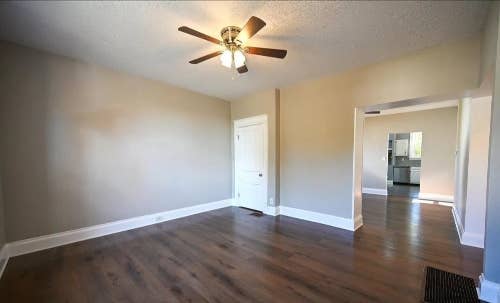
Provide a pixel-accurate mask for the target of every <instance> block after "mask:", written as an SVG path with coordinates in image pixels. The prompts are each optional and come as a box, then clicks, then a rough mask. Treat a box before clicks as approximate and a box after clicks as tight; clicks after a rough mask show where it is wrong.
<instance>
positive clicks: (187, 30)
mask: <svg viewBox="0 0 500 303" xmlns="http://www.w3.org/2000/svg"><path fill="white" fill-rule="evenodd" d="M179 31H180V32H183V33H186V34H188V35H192V36H195V37H198V38H201V39H204V40H207V41H209V42H212V43H215V44H221V43H222V41H220V40H219V39H215V38H214V37H210V36H209V35H205V34H204V33H200V32H199V31H197V30H194V29H192V28H189V27H187V26H181V27H179Z"/></svg>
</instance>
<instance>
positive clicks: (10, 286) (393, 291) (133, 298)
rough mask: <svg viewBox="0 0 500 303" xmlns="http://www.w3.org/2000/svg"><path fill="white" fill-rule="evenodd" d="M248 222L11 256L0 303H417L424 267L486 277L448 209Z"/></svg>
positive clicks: (240, 215) (394, 207) (172, 227)
mask: <svg viewBox="0 0 500 303" xmlns="http://www.w3.org/2000/svg"><path fill="white" fill-rule="evenodd" d="M401 202H405V203H401ZM249 214H250V211H248V210H245V209H240V208H225V209H220V210H216V211H212V212H208V213H203V214H199V215H195V216H191V217H188V218H183V219H178V220H174V221H169V222H165V223H162V224H157V225H154V226H150V227H145V228H140V229H136V230H132V231H127V232H122V233H119V234H114V235H110V236H106V237H102V238H97V239H92V240H87V241H83V242H80V243H75V244H71V245H66V246H63V247H58V248H53V249H50V250H46V251H42V252H37V253H33V254H29V255H24V256H19V257H15V258H12V259H11V260H10V261H9V264H8V266H7V268H6V270H5V273H4V276H3V277H2V279H1V280H0V302H16V303H17V302H51V303H58V302H74V303H78V302H93V303H96V302H148V303H149V302H419V298H420V292H421V282H422V275H423V268H424V266H425V265H433V266H435V267H438V268H442V269H444V270H448V271H453V272H457V273H460V274H464V275H467V276H470V277H473V278H477V277H478V276H479V274H480V273H481V271H482V270H481V269H482V250H481V249H477V248H472V247H466V246H461V245H460V243H459V240H458V237H457V234H456V231H455V227H454V223H453V219H452V214H451V208H449V207H446V206H438V205H427V204H413V203H410V202H409V199H408V198H404V197H388V198H386V197H382V196H372V195H365V196H364V201H363V217H364V223H365V224H364V226H363V227H362V228H360V229H359V230H358V231H356V232H355V233H352V232H349V231H345V230H341V229H336V228H333V227H329V226H325V225H321V224H316V223H311V222H307V221H302V220H298V219H293V218H289V217H285V216H280V217H276V218H274V217H270V216H262V217H256V216H251V215H249Z"/></svg>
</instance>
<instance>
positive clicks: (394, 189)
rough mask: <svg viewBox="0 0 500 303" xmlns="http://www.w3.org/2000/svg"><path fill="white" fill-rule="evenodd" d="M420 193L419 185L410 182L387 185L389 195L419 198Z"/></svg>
mask: <svg viewBox="0 0 500 303" xmlns="http://www.w3.org/2000/svg"><path fill="white" fill-rule="evenodd" d="M419 193H420V186H419V185H410V184H392V185H387V194H388V195H389V196H401V197H409V198H418V194H419Z"/></svg>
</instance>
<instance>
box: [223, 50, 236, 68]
mask: <svg viewBox="0 0 500 303" xmlns="http://www.w3.org/2000/svg"><path fill="white" fill-rule="evenodd" d="M220 63H221V64H222V65H223V66H225V67H227V68H231V67H232V65H233V53H232V52H231V51H230V50H228V49H226V50H225V51H223V52H222V55H221V56H220Z"/></svg>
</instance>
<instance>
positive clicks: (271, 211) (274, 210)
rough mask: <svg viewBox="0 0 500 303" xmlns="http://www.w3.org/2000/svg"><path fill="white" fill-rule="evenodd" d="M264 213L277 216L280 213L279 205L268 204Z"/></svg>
mask: <svg viewBox="0 0 500 303" xmlns="http://www.w3.org/2000/svg"><path fill="white" fill-rule="evenodd" d="M264 213H265V214H266V215H270V216H273V217H276V216H279V214H280V207H279V206H268V207H267V209H266V210H265V211H264Z"/></svg>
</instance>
